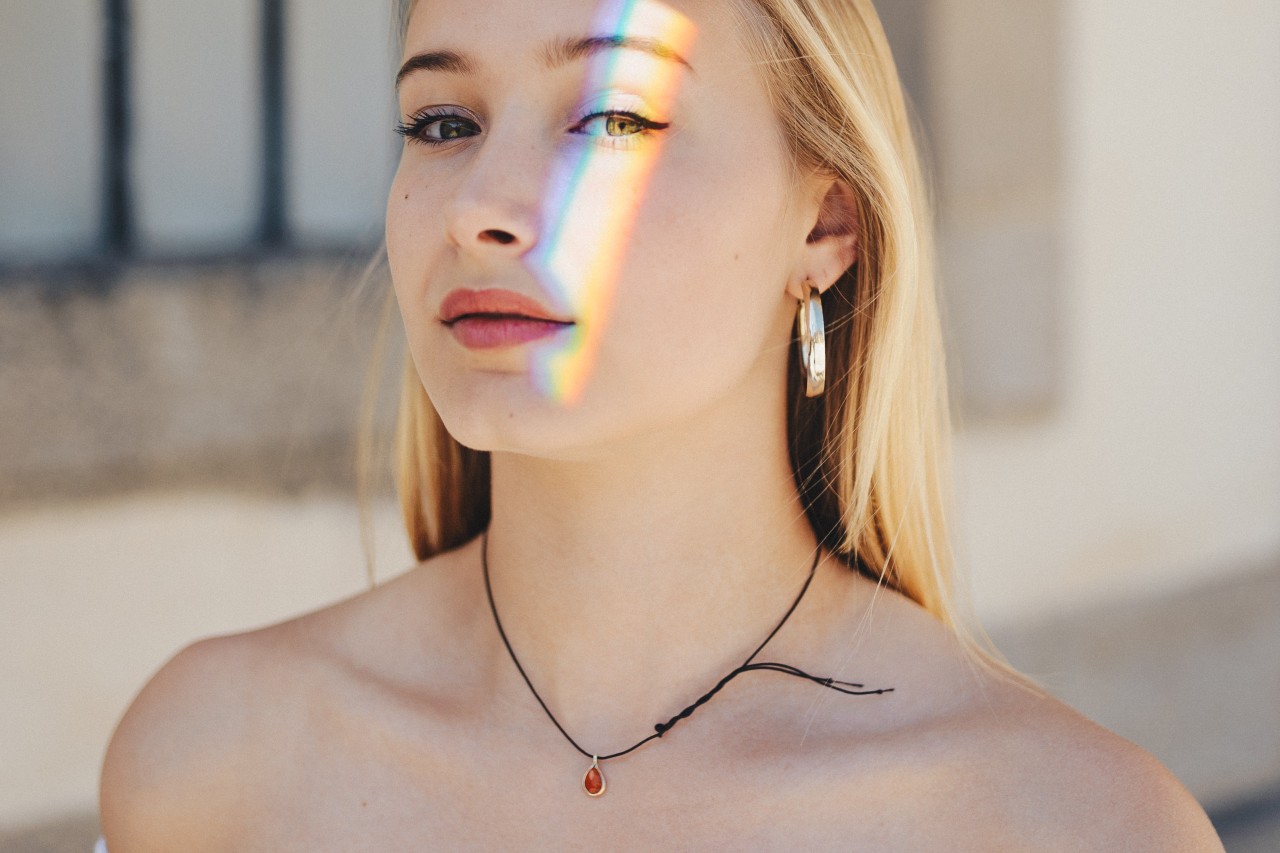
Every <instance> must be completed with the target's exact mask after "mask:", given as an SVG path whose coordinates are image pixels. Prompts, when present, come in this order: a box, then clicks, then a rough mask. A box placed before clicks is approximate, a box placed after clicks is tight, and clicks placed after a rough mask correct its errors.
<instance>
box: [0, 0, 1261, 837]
mask: <svg viewBox="0 0 1280 853" xmlns="http://www.w3.org/2000/svg"><path fill="white" fill-rule="evenodd" d="M388 5H389V3H388V2H386V0H362V2H350V0H306V2H287V0H52V1H51V2H45V0H3V2H0V849H4V850H19V849H21V850H37V849H40V850H45V849H48V850H52V849H62V848H61V847H58V846H57V845H59V844H60V843H63V842H66V843H69V844H70V847H69V848H68V849H81V850H84V849H87V847H85V846H84V844H85V842H84V840H83V839H86V838H87V839H88V843H89V844H91V842H92V837H93V834H94V833H95V832H96V827H95V825H94V820H95V818H94V808H95V798H96V785H97V772H98V768H99V764H100V761H101V757H102V751H103V749H104V748H105V746H106V743H107V740H108V738H109V737H110V734H111V731H112V728H113V726H114V725H115V723H116V721H117V720H118V719H119V716H120V714H121V713H123V711H124V709H125V708H126V707H127V705H128V703H129V701H130V700H131V699H132V697H133V695H134V693H135V692H136V691H137V690H138V689H139V688H140V687H141V686H142V684H143V683H144V682H145V681H146V679H147V678H148V677H149V676H150V674H151V673H153V672H154V671H155V670H156V669H157V668H158V667H159V666H160V665H161V664H162V663H163V662H164V661H165V660H166V659H167V658H168V657H169V655H171V654H172V653H173V652H175V651H176V650H177V649H178V648H180V647H181V646H182V645H185V644H186V643H188V642H190V641H191V640H193V639H195V638H197V637H200V636H206V635H209V634H213V633H223V632H231V631H238V630H244V629H246V628H250V627H254V626H257V625H261V624H266V623H268V622H274V621H278V620H281V619H284V618H287V617H289V616H292V615H294V614H297V613H300V612H302V611H305V610H309V609H311V608H314V607H317V606H320V605H322V604H325V603H328V602H331V601H333V600H335V599H337V598H340V597H345V596H347V595H353V594H356V593H358V592H360V591H361V590H362V589H364V588H365V587H366V585H367V582H368V581H367V577H366V559H367V556H368V555H367V554H366V552H365V549H364V548H363V547H362V545H361V540H360V535H359V529H360V519H359V515H358V513H357V508H356V502H355V485H354V480H353V474H352V470H353V459H354V444H353V434H354V429H355V425H356V420H357V414H358V410H359V408H360V405H361V399H362V393H363V391H364V387H365V380H366V370H367V366H368V364H369V360H370V355H371V351H372V342H373V339H374V335H375V332H376V329H377V326H378V323H379V320H380V317H381V307H382V297H383V294H384V293H385V286H386V282H385V277H384V276H379V275H377V274H374V275H373V276H372V277H371V278H369V279H368V280H367V282H366V283H365V285H364V286H363V287H362V286H361V281H362V279H363V278H364V276H363V273H364V268H365V266H366V262H367V261H368V260H369V259H370V258H371V257H373V255H374V252H375V250H376V247H377V244H378V240H379V238H380V230H381V212H382V205H383V199H384V194H385V191H386V188H387V185H388V182H389V179H390V176H391V172H392V170H393V168H394V162H395V157H396V155H397V150H398V149H397V145H396V139H395V137H394V135H393V134H392V133H391V127H392V124H393V122H394V118H395V113H394V103H393V99H392V93H391V85H390V75H391V73H392V68H393V66H394V61H395V56H394V48H393V46H392V42H393V37H392V30H391V24H390V21H389V16H388V14H387V7H388ZM879 6H880V8H881V13H882V15H883V16H884V18H885V24H886V28H887V29H888V30H889V33H890V38H891V40H892V42H893V44H894V47H895V52H896V54H897V56H898V59H899V62H900V65H901V71H902V74H903V77H904V79H905V81H906V83H907V86H908V89H909V92H910V94H911V97H912V99H913V101H914V104H915V107H916V111H917V113H918V118H919V122H920V125H921V128H922V131H923V134H924V137H925V139H926V149H927V154H928V157H929V159H930V161H931V165H932V169H933V172H934V175H935V182H936V186H937V196H938V209H939V221H938V226H939V230H940V233H941V238H942V239H941V256H942V257H941V259H942V275H943V279H944V280H943V283H942V287H943V293H942V296H943V300H944V307H945V311H946V322H947V332H948V344H949V347H950V353H951V362H952V382H953V392H954V396H955V414H956V419H957V426H958V434H957V455H958V459H957V464H958V475H959V483H960V493H959V498H960V500H959V507H958V512H959V516H958V518H957V548H958V550H959V556H960V558H961V562H962V564H963V567H964V569H965V571H966V572H967V574H968V576H969V578H970V582H971V585H972V588H973V594H974V599H975V603H976V605H977V609H978V612H979V615H980V616H981V617H983V619H984V621H985V622H986V623H987V625H988V627H989V628H990V630H991V632H992V633H993V635H994V636H995V638H996V641H997V643H998V644H999V645H1000V646H1001V647H1002V648H1003V650H1004V651H1005V652H1006V653H1007V654H1008V655H1009V656H1010V658H1011V659H1012V661H1013V662H1014V663H1015V664H1016V665H1018V666H1020V667H1022V668H1023V669H1025V670H1026V671H1028V672H1029V673H1030V674H1032V675H1034V676H1036V677H1038V678H1040V679H1042V680H1043V681H1044V683H1046V685H1047V686H1049V687H1050V688H1051V689H1053V690H1054V691H1055V692H1057V693H1058V694H1059V695H1060V696H1062V697H1063V698H1064V699H1065V700H1067V701H1068V702H1070V703H1072V704H1074V705H1075V706H1076V707H1078V708H1080V709H1081V710H1082V711H1084V712H1085V713H1086V714H1088V715H1090V716H1091V717H1093V718H1094V719H1096V720H1098V721H1099V722H1101V723H1103V724H1104V725H1107V726H1109V727H1110V728H1112V729H1114V730H1116V731H1117V732H1119V733H1120V734H1122V735H1124V736H1125V737H1128V738H1130V739H1131V740H1134V741H1136V742H1137V743H1139V744H1141V745H1142V746H1144V747H1146V748H1147V749H1149V750H1151V751H1152V752H1153V753H1155V754H1156V755H1157V756H1158V757H1159V758H1160V759H1161V760H1163V761H1164V762H1165V763H1166V764H1168V765H1169V766H1170V767H1171V768H1172V769H1173V770H1174V772H1175V773H1177V774H1178V776H1179V777H1180V778H1181V779H1182V780H1183V781H1184V782H1185V783H1186V784H1187V785H1188V787H1190V788H1191V790H1192V792H1193V793H1195V794H1196V795H1197V796H1198V797H1199V798H1200V799H1201V801H1202V802H1204V803H1205V804H1206V806H1208V807H1209V808H1210V811H1211V814H1212V815H1213V816H1214V817H1215V819H1216V820H1217V821H1218V822H1219V825H1220V826H1222V827H1223V828H1224V831H1225V830H1229V831H1230V832H1232V833H1233V834H1232V835H1230V836H1229V837H1230V840H1231V844H1230V845H1229V849H1241V850H1243V849H1280V847H1278V846H1280V842H1277V841H1276V840H1275V838H1276V837H1275V836H1267V837H1268V838H1270V841H1267V840H1265V839H1264V838H1263V835H1264V834H1265V833H1266V832H1267V831H1268V829H1267V827H1268V826H1274V823H1275V821H1274V815H1275V813H1276V812H1277V810H1280V807H1277V805H1276V804H1277V803H1280V619H1277V614H1278V613H1280V332H1278V329H1280V157H1277V155H1276V139H1277V138H1280V4H1276V3H1274V2H1271V0H1231V2H1222V1H1221V0H1186V2H1180V3H1178V4H1169V3H1158V2H1155V0H1129V2H1124V3H1115V2H1107V0H1017V2H1011V0H881V3H880V4H879ZM397 324H398V319H397V320H394V321H393V331H394V327H395V325H397ZM397 346H398V344H396V343H394V342H393V345H392V347H391V350H390V351H389V353H388V360H389V365H388V367H387V368H386V369H385V370H383V371H382V372H381V373H375V374H374V376H373V380H374V387H378V388H382V389H383V391H384V392H386V391H387V389H388V388H389V387H390V385H391V384H392V383H391V381H390V379H389V377H391V376H392V375H393V374H394V367H395V366H396V365H397V364H398V360H397V356H398V350H397ZM392 397H393V395H392V394H390V393H383V394H382V395H381V396H380V397H379V398H378V400H379V402H378V405H377V407H376V409H375V412H376V415H375V421H376V422H377V423H378V424H380V425H383V426H385V424H386V423H387V421H388V418H389V416H390V414H391V412H392V410H393V407H394V401H393V399H391V398H392ZM383 474H384V475H385V471H384V472H383ZM371 505H372V512H371V518H370V523H371V526H372V530H373V534H372V540H371V541H372V543H373V546H374V549H375V552H376V556H375V559H376V567H377V568H376V572H377V576H378V577H379V578H381V579H385V578H386V577H389V576H391V575H394V574H395V573H397V572H399V571H401V570H403V569H405V568H407V567H408V566H409V565H411V558H410V556H409V553H408V549H407V548H406V547H405V545H404V544H403V543H402V542H401V541H400V538H401V537H400V534H399V531H398V529H397V518H396V513H395V510H394V508H393V504H392V501H391V498H390V492H389V489H388V488H387V483H386V477H385V476H383V477H382V479H381V480H380V481H379V487H378V488H377V489H376V490H375V495H374V499H373V501H372V504H371ZM1250 844H1253V845H1278V846H1255V847H1249V846H1248V845H1250ZM76 845H80V846H78V847H77V846H76Z"/></svg>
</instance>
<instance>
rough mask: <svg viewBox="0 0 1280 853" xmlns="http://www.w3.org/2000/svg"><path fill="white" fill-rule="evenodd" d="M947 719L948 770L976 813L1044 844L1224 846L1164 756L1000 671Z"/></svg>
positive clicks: (1030, 843) (1019, 840)
mask: <svg viewBox="0 0 1280 853" xmlns="http://www.w3.org/2000/svg"><path fill="white" fill-rule="evenodd" d="M992 679H994V681H993V683H992V684H991V685H988V686H986V688H985V689H984V690H983V691H982V693H983V694H985V695H984V697H983V699H982V700H981V701H978V702H975V703H973V705H972V706H971V707H969V708H967V709H966V710H964V711H963V712H962V713H958V714H957V715H955V716H954V717H952V718H950V719H945V718H944V719H943V720H941V721H939V722H938V727H939V730H940V733H941V734H940V736H941V737H942V739H943V740H944V742H945V743H946V744H947V748H946V751H947V754H948V760H947V761H946V762H944V764H946V765H947V766H948V769H949V771H950V772H949V773H947V774H946V778H948V779H951V780H961V779H963V780H965V783H966V784H967V785H968V786H969V788H970V790H969V791H968V792H967V793H966V795H965V796H966V798H969V799H971V801H972V804H973V806H974V809H973V811H972V814H974V815H986V816H989V817H990V818H991V819H992V820H991V821H990V822H989V823H988V824H986V826H985V827H984V826H974V827H971V829H972V830H973V831H974V833H975V834H976V835H978V836H979V837H981V836H982V834H983V833H984V831H985V830H986V829H988V828H994V829H995V830H996V831H997V832H998V834H999V835H1000V836H1001V838H1002V839H1003V840H1004V841H1006V842H1007V841H1013V842H1014V843H1015V844H1016V846H1018V847H1020V848H1024V849H1037V850H1077V849H1079V850H1123V851H1221V850H1222V844H1221V842H1220V841H1219V840H1218V836H1217V833H1216V832H1215V831H1214V829H1213V826H1212V824H1211V823H1210V822H1209V819H1208V817H1207V816H1206V814H1205V812H1204V809H1203V808H1201V806H1200V804H1199V803H1198V802H1197V801H1196V800H1195V798H1194V797H1193V796H1192V795H1191V793H1190V792H1189V791H1187V789H1186V788H1185V787H1184V786H1183V785H1182V783H1181V782H1180V781H1178V779H1177V778H1176V777H1175V776H1174V775H1173V773H1171V772H1170V771H1169V770H1168V769H1167V768H1166V767H1165V766H1164V765H1163V764H1162V763H1161V762H1160V761H1159V760H1157V759H1156V758H1155V757H1154V756H1153V755H1151V754H1150V753H1149V752H1147V751H1146V750H1144V749H1142V748H1141V747H1139V746H1137V745H1136V744H1134V743H1132V742H1130V741H1128V740H1126V739H1124V738H1122V737H1120V736H1119V735H1117V734H1115V733H1113V732H1111V731H1109V730H1107V729H1105V728H1103V727H1102V726H1100V725H1098V724H1096V723H1094V722H1092V721H1091V720H1089V719H1088V718H1086V717H1084V716H1083V715H1081V714H1080V713H1078V712H1077V711H1075V710H1074V709H1072V708H1070V707H1069V706H1067V705H1065V704H1064V703H1062V702H1060V701H1058V700H1057V699H1054V698H1052V697H1049V696H1046V695H1036V694H1033V693H1031V692H1030V691H1029V690H1028V689H1027V688H1025V687H1023V686H1020V685H1017V684H1010V683H1005V682H1002V681H1000V680H999V677H998V676H992Z"/></svg>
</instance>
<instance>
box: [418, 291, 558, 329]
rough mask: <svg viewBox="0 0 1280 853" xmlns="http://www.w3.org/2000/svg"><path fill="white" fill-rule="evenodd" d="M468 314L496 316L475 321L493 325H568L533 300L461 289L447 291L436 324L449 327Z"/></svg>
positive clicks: (503, 292)
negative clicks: (521, 322) (511, 322)
mask: <svg viewBox="0 0 1280 853" xmlns="http://www.w3.org/2000/svg"><path fill="white" fill-rule="evenodd" d="M468 314H487V315H500V316H489V317H481V318H476V319H480V320H484V321H496V320H499V319H502V318H506V319H515V320H541V321H547V322H551V323H572V322H573V320H572V319H570V318H568V317H559V316H557V315H555V314H554V313H552V312H551V311H550V310H548V309H547V308H546V307H544V306H543V305H542V304H541V303H540V302H538V301H537V300H536V299H532V298H531V297H528V296H525V295H524V294H521V293H516V292H515V291H513V290H503V289H502V288H490V289H488V290H468V289H467V288H465V287H460V288H457V289H456V290H451V291H449V293H448V295H446V296H445V298H444V301H443V302H441V303H440V320H441V321H442V322H444V323H445V324H447V325H448V324H453V323H454V322H455V321H457V320H458V319H459V318H461V317H465V316H466V315H468Z"/></svg>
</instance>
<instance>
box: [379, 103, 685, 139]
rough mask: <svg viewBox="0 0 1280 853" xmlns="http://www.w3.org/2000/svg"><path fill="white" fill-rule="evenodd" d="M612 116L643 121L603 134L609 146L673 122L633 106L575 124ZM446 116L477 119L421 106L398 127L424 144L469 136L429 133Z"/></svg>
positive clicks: (644, 134)
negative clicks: (635, 126) (632, 129)
mask: <svg viewBox="0 0 1280 853" xmlns="http://www.w3.org/2000/svg"><path fill="white" fill-rule="evenodd" d="M610 116H620V117H622V118H624V119H627V120H628V121H632V122H635V123H636V124H638V125H640V130H639V131H638V132H636V133H627V134H623V135H621V136H611V135H609V134H607V133H606V134H605V135H604V137H603V138H605V139H608V140H611V141H610V142H606V143H605V144H606V145H607V146H609V147H611V148H625V147H627V146H628V145H630V144H631V143H630V140H631V139H632V138H633V137H637V136H647V135H648V134H649V133H650V132H652V131H655V130H663V129H665V128H667V127H669V126H670V122H660V121H654V120H653V119H650V118H647V117H645V116H642V115H640V114H639V113H636V112H632V111H630V110H601V111H599V112H594V113H590V114H588V115H585V116H583V117H582V118H581V119H579V120H578V123H577V124H575V125H574V126H575V127H579V126H581V125H583V124H586V123H587V122H588V121H590V120H592V119H595V118H602V117H603V118H607V117H610ZM446 119H461V120H463V121H466V122H470V123H472V124H475V122H473V121H471V119H469V118H467V117H466V116H464V115H459V114H458V113H455V112H450V111H449V110H448V109H446V108H441V107H427V108H426V109H424V110H420V111H419V112H417V113H414V114H413V115H412V116H410V117H409V119H408V121H401V122H398V123H397V124H396V127H395V132H396V133H398V134H400V135H401V136H403V137H405V139H407V140H409V141H410V142H418V143H422V144H424V145H431V146H436V145H445V144H447V143H450V142H456V141H458V140H459V139H466V138H467V137H465V136H455V137H453V138H451V139H436V138H434V137H430V136H426V135H425V131H426V129H427V128H428V127H429V126H431V125H432V124H435V123H436V122H438V121H441V120H446ZM472 135H473V136H474V135H475V134H472Z"/></svg>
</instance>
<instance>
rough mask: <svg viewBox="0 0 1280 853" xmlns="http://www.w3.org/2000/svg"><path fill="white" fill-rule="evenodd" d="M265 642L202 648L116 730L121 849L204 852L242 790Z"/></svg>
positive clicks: (111, 768)
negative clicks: (251, 712)
mask: <svg viewBox="0 0 1280 853" xmlns="http://www.w3.org/2000/svg"><path fill="white" fill-rule="evenodd" d="M261 660H262V654H261V650H260V649H259V648H258V644H257V643H256V642H255V641H254V640H253V639H251V638H249V637H247V636H243V635H238V636H225V637H212V638H207V639H203V640H199V641H197V642H194V643H192V644H190V645H188V646H186V647H185V648H183V649H182V650H181V651H179V652H178V653H177V654H175V655H173V656H172V657H171V658H170V659H169V660H168V661H166V662H165V664H164V665H163V666H162V667H161V668H160V669H159V671H157V672H156V673H155V674H154V675H153V676H152V677H151V679H150V680H149V681H148V682H147V683H146V685H145V686H144V687H143V688H142V690H141V691H140V692H139V693H138V695H137V697H135V699H134V700H133V703H132V704H131V705H130V706H129V708H128V710H127V711H126V712H125V714H124V716H123V717H122V718H121V720H120V722H119V723H118V724H117V726H116V730H115V732H114V734H113V735H112V737H111V741H110V743H109V744H108V746H107V751H106V755H105V756H104V759H103V764H102V775H101V779H100V790H99V797H100V802H99V805H100V816H101V820H102V827H103V832H104V834H105V836H106V838H107V842H108V845H109V846H110V847H111V849H113V850H139V851H145V850H176V849H184V850H199V849H201V848H202V847H206V846H208V845H210V843H215V844H216V841H212V840H211V839H210V838H208V837H207V836H208V833H209V831H210V830H211V829H212V828H213V827H215V826H217V822H216V821H204V820H201V819H200V818H202V817H205V816H208V815H211V814H214V815H216V814H218V813H219V812H221V813H223V814H226V813H227V811H228V810H229V809H230V807H231V805H232V801H233V800H234V797H235V792H236V780H237V777H238V775H239V771H240V769H241V768H240V760H241V758H240V757H241V755H242V754H243V748H242V745H243V744H244V742H245V740H246V737H247V734H248V728H249V721H250V715H249V708H250V707H251V704H252V694H253V689H252V687H251V685H252V682H253V676H254V673H255V672H256V671H257V670H258V669H259V668H260V666H261Z"/></svg>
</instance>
